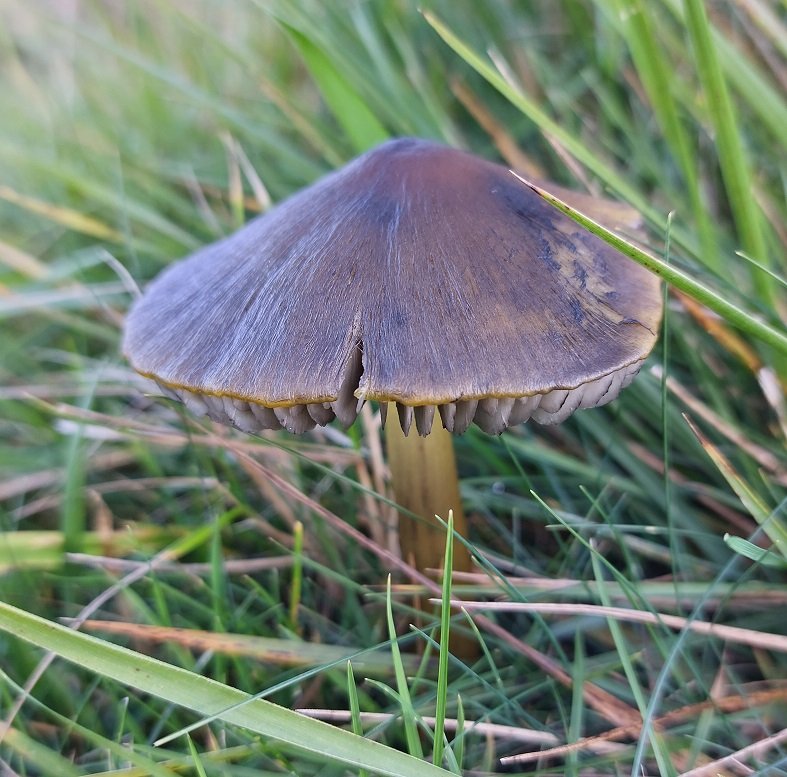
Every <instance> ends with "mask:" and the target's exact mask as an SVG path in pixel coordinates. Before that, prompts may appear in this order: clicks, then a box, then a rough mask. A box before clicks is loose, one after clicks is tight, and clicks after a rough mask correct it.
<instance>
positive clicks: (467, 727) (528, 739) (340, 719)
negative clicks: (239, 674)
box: [296, 708, 557, 745]
mask: <svg viewBox="0 0 787 777" xmlns="http://www.w3.org/2000/svg"><path fill="white" fill-rule="evenodd" d="M296 712H300V713H301V715H308V716H309V717H310V718H317V719H318V720H325V721H327V722H328V723H348V722H349V721H350V719H351V717H350V716H351V713H350V710H326V709H303V708H301V709H298V710H296ZM397 718H398V716H396V715H390V714H388V713H385V712H362V713H361V720H362V721H363V722H364V723H371V724H379V723H387V722H389V721H393V720H396V719H397ZM421 721H423V723H425V724H426V725H427V726H430V727H433V726H434V724H435V719H434V718H433V717H430V716H428V715H425V716H423V717H421ZM445 728H446V730H447V731H452V732H456V731H458V730H459V721H457V720H456V718H446V720H445ZM463 731H464V732H465V733H468V734H477V735H479V736H483V737H493V738H495V739H502V740H508V741H510V742H522V743H524V744H528V745H551V744H554V743H555V742H557V737H556V736H555V735H554V734H550V733H549V732H548V731H536V730H534V729H530V728H521V727H519V726H503V725H500V724H497V723H484V722H483V721H478V720H465V721H464V728H463Z"/></svg>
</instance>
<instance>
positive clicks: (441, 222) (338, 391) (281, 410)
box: [124, 138, 661, 433]
mask: <svg viewBox="0 0 787 777" xmlns="http://www.w3.org/2000/svg"><path fill="white" fill-rule="evenodd" d="M551 188H552V190H553V191H554V190H555V188H556V187H551ZM556 194H558V196H561V197H563V198H564V199H566V200H567V201H568V202H569V203H570V204H574V205H575V206H576V207H578V208H579V209H581V210H584V211H585V212H586V213H588V214H589V215H591V216H594V215H596V216H597V218H598V220H600V221H602V222H604V223H606V225H607V226H611V227H614V226H616V223H615V222H617V225H618V226H620V225H623V226H628V227H629V228H632V227H634V226H636V223H635V222H636V217H635V214H634V212H633V211H631V209H629V208H627V207H626V206H617V205H615V204H614V203H609V202H606V201H597V200H592V199H591V198H589V197H587V196H586V195H574V194H573V193H571V192H567V191H566V190H563V189H560V190H558V191H556ZM572 197H573V199H572ZM660 316H661V295H660V291H659V282H658V279H657V278H656V277H655V276H653V275H652V274H650V273H649V272H647V271H646V270H644V269H643V268H642V267H640V266H639V265H637V264H636V263H634V262H632V261H631V260H630V259H628V258H626V257H625V256H623V255H622V254H620V253H618V252H617V251H615V250H614V249H612V248H611V247H609V246H608V245H607V244H606V243H604V242H603V241H601V240H600V239H598V238H596V237H595V236H593V235H592V234H590V233H588V232H586V231H584V230H583V229H582V228H581V227H579V226H578V225H577V224H575V223H574V222H573V221H572V220H571V219H569V218H568V217H566V216H564V215H563V214H561V213H559V212H558V211H556V210H555V209H553V208H552V207H551V206H549V205H548V204H547V203H545V202H544V201H543V200H542V199H541V198H540V197H538V195H536V194H535V193H534V192H533V191H531V190H530V189H529V188H528V187H526V186H525V185H523V184H522V183H521V182H520V181H519V180H517V179H516V178H515V177H514V176H513V175H512V174H511V173H510V172H509V171H508V170H507V169H506V168H504V167H501V166H499V165H495V164H492V163H490V162H486V161H484V160H482V159H479V158H477V157H474V156H472V155H470V154H467V153H464V152H461V151H457V150H455V149H452V148H448V147H445V146H441V145H438V144H436V143H432V142H429V141H424V140H416V139H408V138H406V139H399V140H394V141H389V142H388V143H385V144H383V145H382V146H379V147H378V148H376V149H373V150H372V151H369V152H368V153H366V154H364V155H363V156H361V157H359V158H358V159H356V160H354V161H353V162H351V163H349V164H348V165H347V166H345V167H344V168H342V169H340V170H338V171H336V172H334V173H332V174H330V175H327V176H325V177H324V178H322V179H321V180H319V181H317V182H316V183H315V184H313V185H312V186H310V187H308V188H306V189H304V190H302V191H300V192H298V193H297V194H295V195H293V196H292V197H290V198H289V199H287V200H286V201H284V202H282V203H281V204H280V205H278V206H277V207H275V208H273V209H272V210H271V211H269V212H268V213H266V214H265V215H263V216H260V217H258V218H256V219H254V220H253V221H251V222H250V223H249V224H248V225H246V226H245V227H244V228H243V229H241V230H240V231H238V232H236V233H235V234H233V235H231V236H230V237H228V238H226V239H224V240H221V241H219V242H217V243H214V244H213V245H209V246H207V247H205V248H203V249H202V250H200V251H197V252H196V253H195V254H193V255H192V256H190V257H188V258H187V259H185V260H183V261H181V262H178V263H176V264H174V265H172V266H171V267H169V268H168V269H167V270H165V271H164V272H163V273H161V275H160V276H159V277H158V278H156V279H155V280H154V281H153V282H152V283H151V284H150V286H149V287H148V288H147V290H146V292H145V294H144V295H143V297H142V298H141V299H140V300H138V301H137V302H136V303H135V304H134V306H133V308H132V310H131V311H130V313H129V316H128V319H127V323H126V332H125V341H124V350H125V353H126V355H127V356H128V358H129V360H130V362H131V364H132V365H133V367H134V368H135V369H136V370H138V371H139V372H141V373H142V374H144V375H148V376H150V377H152V378H154V379H155V380H156V381H157V382H158V383H159V385H160V386H161V387H162V388H163V389H164V390H165V392H166V393H168V394H169V395H170V396H173V397H176V398H178V399H181V400H182V401H184V402H185V403H186V404H187V406H190V407H191V408H192V409H193V410H195V411H197V412H201V413H207V414H208V415H210V416H211V417H213V418H215V419H217V420H220V421H224V422H225V423H232V424H233V425H235V426H238V427H239V428H241V429H244V430H245V431H256V430H259V429H263V428H280V427H282V426H283V427H285V428H288V429H289V430H290V431H295V432H300V431H304V430H306V429H309V428H312V427H313V426H314V425H315V424H320V425H323V424H325V423H328V422H330V421H331V420H332V419H333V418H334V416H338V417H339V420H340V421H342V422H343V423H345V424H347V423H350V422H351V421H352V420H353V419H354V417H355V415H356V413H357V406H358V402H359V401H363V400H377V401H380V402H383V403H384V402H386V401H395V402H397V403H399V408H400V413H399V415H400V418H401V420H402V423H403V425H404V426H407V427H408V428H409V424H410V422H411V421H412V419H413V416H414V417H415V421H416V424H417V426H418V430H419V432H421V433H427V432H428V427H431V422H432V417H433V414H434V410H435V407H439V410H440V413H441V416H442V418H443V422H444V424H445V425H446V427H447V428H448V429H449V431H455V432H463V431H464V430H465V429H466V428H467V426H468V424H469V423H471V422H473V421H475V422H476V423H477V424H479V425H480V426H481V427H482V428H483V429H485V430H486V431H489V432H492V433H499V432H501V431H503V429H505V428H506V427H507V426H508V425H511V424H514V423H520V422H522V421H525V420H527V419H528V418H530V417H532V418H533V419H534V420H536V421H539V422H541V423H555V422H558V421H562V420H563V419H564V418H566V417H567V416H568V415H570V414H571V413H572V412H573V411H574V410H576V409H578V408H581V407H591V406H594V405H599V404H603V403H604V402H606V401H609V400H610V399H612V398H614V397H615V396H616V395H617V393H618V392H619V391H620V389H621V388H622V387H623V386H624V385H626V384H627V383H628V382H629V381H630V380H631V379H632V378H633V377H634V375H635V374H636V372H637V370H638V369H639V367H640V365H641V363H642V361H643V360H644V358H645V357H646V356H647V354H648V353H649V351H650V350H651V348H652V347H653V344H654V342H655V339H656V332H657V328H658V322H659V319H660Z"/></svg>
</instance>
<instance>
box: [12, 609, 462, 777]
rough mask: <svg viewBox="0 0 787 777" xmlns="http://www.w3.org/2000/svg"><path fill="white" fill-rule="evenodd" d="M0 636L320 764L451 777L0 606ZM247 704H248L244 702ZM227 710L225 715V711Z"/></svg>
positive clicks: (405, 776) (394, 775)
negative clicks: (9, 636)
mask: <svg viewBox="0 0 787 777" xmlns="http://www.w3.org/2000/svg"><path fill="white" fill-rule="evenodd" d="M0 629H3V630H5V631H7V632H9V633H11V634H13V635H14V636H16V637H18V638H19V639H23V640H25V641H27V642H30V643H32V644H34V645H38V646H39V647H42V648H44V649H45V650H51V651H53V652H55V653H56V654H57V655H59V656H61V657H62V658H65V659H66V660H68V661H71V662H73V663H75V664H78V665H79V666H82V667H84V668H85V669H87V670H89V671H91V672H95V673H97V674H101V675H104V676H105V677H109V678H112V679H113V680H115V681H117V682H119V683H123V684H125V685H129V686H132V687H134V688H137V689H139V690H140V691H142V692H144V693H149V694H152V695H153V696H156V697H158V698H160V699H164V700H166V701H169V702H171V703H172V704H177V705H181V706H183V707H187V708H189V709H192V710H195V711H196V712H197V713H198V714H200V715H208V716H211V715H216V714H217V713H218V715H219V717H220V718H221V719H222V720H225V721H226V722H227V723H231V724H233V725H237V726H242V727H243V728H246V729H248V730H250V731H254V732H256V733H258V734H262V735H263V736H266V737H270V738H272V739H275V740H277V741H279V742H283V743H286V744H288V745H290V746H292V747H294V748H297V749H299V750H301V751H305V752H308V753H311V754H312V755H314V756H317V757H318V758H320V759H324V758H329V759H331V760H334V761H338V762H340V763H343V764H346V765H348V766H353V767H356V768H365V769H368V770H370V771H372V772H374V773H376V774H382V775H390V776H391V777H410V776H411V775H412V777H430V775H433V776H434V777H438V775H445V774H447V772H446V771H445V770H443V769H439V768H437V767H435V766H433V765H432V764H428V763H426V762H424V761H421V760H419V759H417V758H413V757H412V756H409V755H407V754H406V753H401V752H398V751H396V750H392V749H391V748H388V747H385V746H384V745H381V744H379V743H377V742H373V741H370V740H367V739H361V738H360V737H357V736H355V735H354V734H351V733H350V732H349V731H343V730H341V729H337V728H334V727H333V726H329V725H327V724H325V723H322V722H320V721H316V720H310V719H308V718H305V717H304V716H302V715H299V714H298V713H296V712H293V711H291V710H287V709H284V708H282V707H278V706H276V705H275V704H271V703H270V702H267V701H264V700H261V699H255V700H253V701H252V700H250V697H249V695H248V694H246V693H243V692H242V691H239V690H236V689H235V688H231V687H230V686H227V685H223V684H222V683H219V682H216V681H215V680H211V679H208V678H207V677H203V676H201V675H198V674H195V673H193V672H190V671H187V670H185V669H181V668H180V667H176V666H171V665H169V664H166V663H164V662H163V661H159V660H157V659H155V658H151V657H150V656H146V655H142V654H140V653H136V652H134V651H132V650H128V649H127V648H122V647H118V646H116V645H110V644H108V643H106V642H102V641H101V640H98V639H95V638H94V637H90V636H88V635H86V634H81V633H79V632H76V631H72V630H71V629H68V628H65V627H64V626H60V625H58V624H56V623H52V622H50V621H47V620H45V619H44V618H40V617H38V616H37V615H33V614H31V613H27V612H24V611H23V610H20V609H18V608H16V607H13V606H11V605H9V604H6V603H4V602H0ZM244 702H248V703H244ZM238 705H241V706H238ZM225 710H226V712H224V711H225Z"/></svg>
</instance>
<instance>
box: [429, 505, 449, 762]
mask: <svg viewBox="0 0 787 777" xmlns="http://www.w3.org/2000/svg"><path fill="white" fill-rule="evenodd" d="M453 538H454V512H453V510H449V511H448V532H447V534H446V542H445V560H444V563H443V598H442V609H441V611H440V658H439V661H438V667H437V705H436V710H435V724H434V753H433V757H432V762H433V763H434V765H435V766H441V765H442V763H443V750H444V747H445V717H446V707H447V705H448V655H449V645H450V629H451V574H452V570H453V564H454V542H453Z"/></svg>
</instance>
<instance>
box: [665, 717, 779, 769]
mask: <svg viewBox="0 0 787 777" xmlns="http://www.w3.org/2000/svg"><path fill="white" fill-rule="evenodd" d="M784 742H787V728H785V729H782V730H781V731H778V732H777V733H775V734H772V735H771V736H769V737H765V739H761V740H760V741H759V742H753V743H752V744H750V745H747V746H746V747H742V748H741V749H740V750H736V751H735V752H734V753H730V754H729V755H725V756H724V758H719V759H717V760H716V761H713V762H711V763H708V764H703V765H702V766H698V767H697V768H696V769H690V770H689V771H688V772H683V774H681V775H680V777H716V776H717V775H720V774H723V771H722V770H724V769H728V768H730V769H734V768H735V767H739V768H740V767H741V765H742V764H744V763H745V762H746V761H747V760H748V759H750V758H757V759H763V758H764V757H765V755H766V754H767V753H769V752H770V751H771V750H773V749H774V748H775V747H778V746H779V745H781V744H782V743H784ZM747 773H748V770H747Z"/></svg>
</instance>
